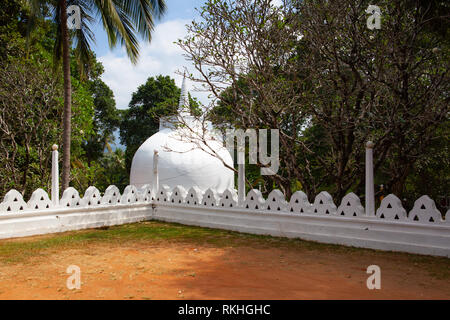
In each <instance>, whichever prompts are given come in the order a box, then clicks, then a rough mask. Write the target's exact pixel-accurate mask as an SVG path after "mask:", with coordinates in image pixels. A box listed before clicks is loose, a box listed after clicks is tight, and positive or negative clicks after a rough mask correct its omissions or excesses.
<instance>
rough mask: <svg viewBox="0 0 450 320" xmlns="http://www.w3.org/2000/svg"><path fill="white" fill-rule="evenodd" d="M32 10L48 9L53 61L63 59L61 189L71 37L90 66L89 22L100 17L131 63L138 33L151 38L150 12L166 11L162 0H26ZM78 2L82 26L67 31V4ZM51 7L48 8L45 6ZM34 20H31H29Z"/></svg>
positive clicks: (65, 179)
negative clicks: (54, 30)
mask: <svg viewBox="0 0 450 320" xmlns="http://www.w3.org/2000/svg"><path fill="white" fill-rule="evenodd" d="M28 4H29V8H30V11H31V13H32V14H33V15H34V16H35V17H36V16H37V17H41V16H42V13H43V11H44V12H45V13H47V14H48V13H51V15H52V18H53V21H54V22H55V23H56V25H57V36H56V39H55V47H54V48H55V50H54V53H55V55H54V57H55V61H59V60H62V67H63V74H64V118H63V119H64V121H63V128H64V129H63V174H62V187H63V189H65V188H67V187H68V186H69V181H70V143H71V131H72V129H71V117H72V116H71V103H72V85H71V76H70V71H71V70H70V48H71V40H73V41H74V46H75V48H74V50H75V56H76V58H77V61H78V62H79V65H80V68H81V70H82V71H83V72H82V73H84V71H85V70H86V69H88V68H89V65H90V58H91V52H92V50H91V48H90V45H91V42H92V41H94V35H93V33H92V31H91V30H90V25H91V24H92V23H93V22H94V21H95V18H94V16H96V17H99V18H101V21H102V22H103V27H104V28H105V31H106V33H107V35H108V40H109V44H110V46H111V47H114V46H115V45H116V44H117V42H120V43H121V44H122V45H124V46H125V48H126V51H127V54H128V56H129V57H130V59H131V61H132V62H133V63H136V62H137V58H138V55H139V45H138V41H137V37H136V36H137V34H139V35H141V36H142V37H143V38H144V39H145V40H147V41H151V33H152V31H153V28H154V22H153V16H155V15H156V16H158V17H160V16H161V15H162V14H163V13H164V11H165V8H166V6H165V2H164V0H141V1H133V0H117V1H112V0H106V1H97V0H96V1H88V0H28ZM70 5H77V6H78V7H79V8H80V11H81V18H82V21H81V28H80V29H77V30H76V31H74V32H69V30H68V27H67V19H68V16H67V8H68V7H69V6H70ZM48 8H50V9H51V10H48ZM31 21H33V20H31Z"/></svg>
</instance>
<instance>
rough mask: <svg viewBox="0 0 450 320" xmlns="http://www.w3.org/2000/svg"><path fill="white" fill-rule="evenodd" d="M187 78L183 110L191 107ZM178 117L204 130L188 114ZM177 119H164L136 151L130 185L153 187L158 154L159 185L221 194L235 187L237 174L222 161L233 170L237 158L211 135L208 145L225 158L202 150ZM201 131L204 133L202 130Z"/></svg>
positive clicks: (181, 113) (183, 90)
mask: <svg viewBox="0 0 450 320" xmlns="http://www.w3.org/2000/svg"><path fill="white" fill-rule="evenodd" d="M185 80H186V79H185V78H184V79H183V84H182V87H181V97H180V104H179V111H181V108H182V107H183V106H187V105H188V103H189V102H188V101H189V100H188V95H187V90H186V83H185ZM178 117H182V121H183V122H184V123H185V124H187V125H188V126H189V128H191V129H193V130H202V125H201V123H200V122H199V121H198V120H196V119H195V118H194V117H193V116H191V115H189V114H187V113H186V112H180V114H179V115H178ZM173 120H174V119H173V118H172V119H161V120H160V126H159V132H157V133H155V134H154V135H152V136H151V137H149V138H148V139H147V140H146V141H145V142H144V143H143V144H142V145H141V146H140V147H139V149H138V150H137V151H136V153H135V154H134V157H133V161H132V164H131V172H130V184H132V185H135V186H136V187H138V188H139V187H141V186H143V185H145V184H150V185H153V182H154V179H155V177H154V174H153V157H154V152H155V150H156V151H158V179H159V185H160V186H161V185H167V186H169V187H170V188H171V189H173V188H174V187H176V186H177V185H181V186H183V187H184V188H185V189H186V190H188V189H189V188H190V187H194V186H195V187H198V188H200V189H201V190H202V191H204V190H206V189H208V188H213V189H215V190H216V191H217V192H219V193H221V192H223V191H225V190H226V189H227V188H232V189H233V188H234V172H233V171H232V170H231V169H229V168H227V167H225V165H224V164H223V163H222V160H223V161H224V162H225V163H226V164H227V165H229V166H230V167H233V159H232V158H231V155H230V153H229V152H228V150H227V149H226V148H225V147H224V146H223V144H222V143H221V142H220V141H219V140H218V139H215V138H214V135H212V134H211V135H209V137H210V138H208V140H207V143H208V146H209V147H210V148H211V149H213V150H214V151H215V152H217V154H218V155H219V156H220V157H221V159H222V160H221V159H219V158H217V157H215V156H212V155H211V154H209V153H207V152H205V151H204V150H201V149H200V148H199V147H198V145H197V144H196V143H194V142H193V141H192V139H189V138H186V136H188V137H189V136H192V134H188V133H187V131H188V129H187V128H186V127H184V126H176V125H174V121H173ZM200 132H201V131H200Z"/></svg>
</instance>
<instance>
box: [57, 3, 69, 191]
mask: <svg viewBox="0 0 450 320" xmlns="http://www.w3.org/2000/svg"><path fill="white" fill-rule="evenodd" d="M60 3H61V5H60V7H61V35H62V46H63V48H62V49H63V50H62V53H63V57H62V60H63V72H64V114H63V139H62V144H63V145H62V148H63V170H62V190H65V189H67V188H68V187H69V182H70V138H71V131H72V130H71V117H72V110H71V102H72V101H71V100H72V88H71V81H70V56H69V54H70V53H69V49H70V47H69V33H68V30H67V3H66V0H60Z"/></svg>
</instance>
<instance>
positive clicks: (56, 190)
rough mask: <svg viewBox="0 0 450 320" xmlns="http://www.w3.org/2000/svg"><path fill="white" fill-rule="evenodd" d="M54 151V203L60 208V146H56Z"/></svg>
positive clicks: (53, 148) (53, 147)
mask: <svg viewBox="0 0 450 320" xmlns="http://www.w3.org/2000/svg"><path fill="white" fill-rule="evenodd" d="M52 150H53V151H52V203H53V205H54V206H59V166H58V145H56V144H54V145H53V146H52Z"/></svg>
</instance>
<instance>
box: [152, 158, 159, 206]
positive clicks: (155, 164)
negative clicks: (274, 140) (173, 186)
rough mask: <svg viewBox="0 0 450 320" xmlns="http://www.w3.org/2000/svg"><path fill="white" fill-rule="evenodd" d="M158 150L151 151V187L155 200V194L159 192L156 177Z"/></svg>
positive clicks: (157, 178)
mask: <svg viewBox="0 0 450 320" xmlns="http://www.w3.org/2000/svg"><path fill="white" fill-rule="evenodd" d="M158 158H159V155H158V150H154V151H153V186H152V189H153V190H152V192H153V196H154V197H155V198H156V194H157V193H158V190H159V177H158Z"/></svg>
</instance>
